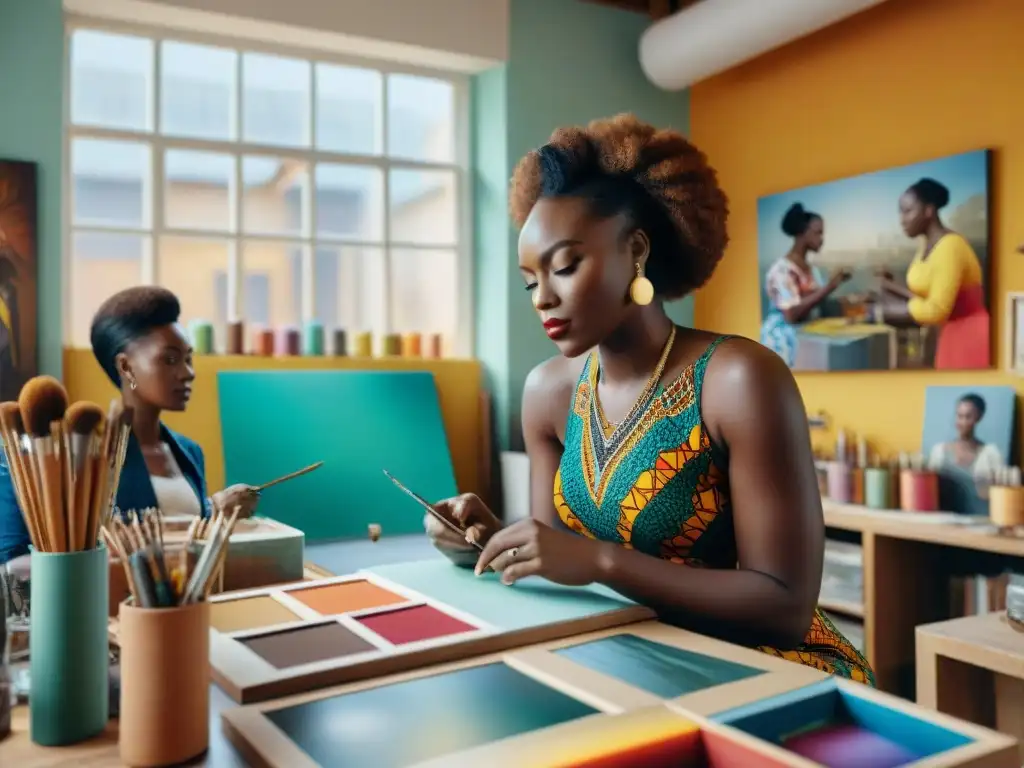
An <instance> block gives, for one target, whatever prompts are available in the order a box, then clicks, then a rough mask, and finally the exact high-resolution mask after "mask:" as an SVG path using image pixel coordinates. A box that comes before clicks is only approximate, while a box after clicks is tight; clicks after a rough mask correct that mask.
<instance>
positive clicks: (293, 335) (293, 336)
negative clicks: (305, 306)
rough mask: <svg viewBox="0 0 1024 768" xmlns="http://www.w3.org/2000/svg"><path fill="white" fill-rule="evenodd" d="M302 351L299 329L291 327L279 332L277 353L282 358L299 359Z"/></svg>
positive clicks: (287, 326) (280, 329)
mask: <svg viewBox="0 0 1024 768" xmlns="http://www.w3.org/2000/svg"><path fill="white" fill-rule="evenodd" d="M301 350H302V341H301V338H300V335H299V329H298V328H295V327H293V326H290V325H286V326H284V327H283V328H279V329H278V330H277V347H276V349H275V351H276V353H277V354H278V355H280V356H282V357H297V356H298V354H299V352H301Z"/></svg>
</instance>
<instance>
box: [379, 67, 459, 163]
mask: <svg viewBox="0 0 1024 768" xmlns="http://www.w3.org/2000/svg"><path fill="white" fill-rule="evenodd" d="M388 154H389V155H392V156H394V157H405V158H409V159H410V160H426V161H431V162H435V163H450V162H454V160H455V89H454V88H453V87H452V84H451V83H448V82H445V81H444V80H434V79H433V78H428V77H415V76H413V75H391V76H389V77H388Z"/></svg>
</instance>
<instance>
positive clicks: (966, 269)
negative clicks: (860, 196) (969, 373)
mask: <svg viewBox="0 0 1024 768" xmlns="http://www.w3.org/2000/svg"><path fill="white" fill-rule="evenodd" d="M948 204H949V189H947V188H946V186H945V185H944V184H942V183H940V182H938V181H936V180H935V179H928V178H924V179H920V180H919V181H917V182H915V183H914V184H912V185H910V187H909V188H908V189H907V191H906V192H904V193H903V194H902V195H901V196H900V202H899V206H900V226H901V227H902V228H903V232H904V234H906V236H907V237H910V238H914V239H916V240H918V241H919V246H918V250H917V254H916V255H915V256H914V260H913V261H912V262H911V263H910V267H909V268H908V269H907V284H906V286H903V285H900V284H899V283H897V282H895V281H894V280H893V276H892V275H891V274H890V273H888V272H884V271H883V272H881V273H880V277H881V278H882V290H883V291H885V292H886V293H887V294H889V295H890V296H892V297H895V300H896V303H895V305H893V304H892V303H891V302H890V303H889V304H888V305H886V306H883V311H882V315H883V319H884V320H885V321H886V322H887V323H890V324H892V325H907V324H910V325H918V326H936V327H938V328H939V334H938V340H937V342H936V346H935V366H934V367H935V368H937V369H946V370H950V369H975V368H988V367H989V365H990V364H991V357H990V342H989V334H990V332H991V331H990V329H991V318H990V317H989V312H988V308H987V307H986V306H985V288H984V277H983V274H982V268H981V262H980V261H979V260H978V255H977V254H976V253H975V252H974V248H972V247H971V244H970V243H969V242H967V239H966V238H965V237H964V236H963V235H960V234H958V233H956V232H954V231H953V230H951V229H949V228H948V227H947V226H946V225H945V224H943V222H942V219H941V218H940V217H939V211H941V210H942V209H943V208H945V207H946V206H947V205H948Z"/></svg>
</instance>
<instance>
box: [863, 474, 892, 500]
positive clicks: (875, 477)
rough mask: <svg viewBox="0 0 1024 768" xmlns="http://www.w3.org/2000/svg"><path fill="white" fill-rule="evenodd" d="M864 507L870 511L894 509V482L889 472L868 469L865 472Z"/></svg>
mask: <svg viewBox="0 0 1024 768" xmlns="http://www.w3.org/2000/svg"><path fill="white" fill-rule="evenodd" d="M864 506H866V507H868V508H870V509H892V508H893V503H892V480H891V479H890V477H889V470H888V469H885V468H883V467H868V468H867V469H865V470H864Z"/></svg>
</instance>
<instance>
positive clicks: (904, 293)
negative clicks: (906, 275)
mask: <svg viewBox="0 0 1024 768" xmlns="http://www.w3.org/2000/svg"><path fill="white" fill-rule="evenodd" d="M882 290H883V291H885V292H886V293H889V294H892V295H893V296H896V297H898V298H901V299H903V300H904V301H910V300H911V299H913V298H914V293H913V292H912V291H911V290H910V289H909V288H907V287H906V286H905V285H900V284H899V283H897V282H896V281H894V280H889V279H886V278H883V279H882Z"/></svg>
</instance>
